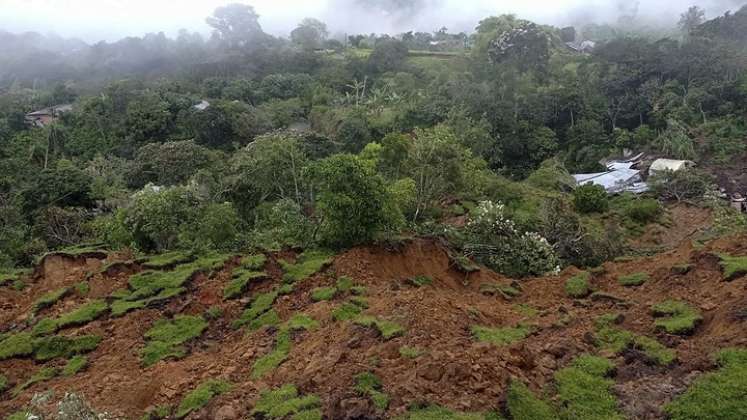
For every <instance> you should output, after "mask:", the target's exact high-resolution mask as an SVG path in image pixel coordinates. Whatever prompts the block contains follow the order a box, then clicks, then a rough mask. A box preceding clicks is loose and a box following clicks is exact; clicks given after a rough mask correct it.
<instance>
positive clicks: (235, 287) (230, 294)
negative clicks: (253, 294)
mask: <svg viewBox="0 0 747 420" xmlns="http://www.w3.org/2000/svg"><path fill="white" fill-rule="evenodd" d="M233 276H234V278H233V279H232V280H231V282H230V283H229V284H228V286H226V288H225V289H223V299H236V298H237V297H239V296H241V295H242V294H244V292H246V289H247V286H249V283H251V282H252V281H253V280H258V279H263V278H267V273H265V272H253V271H248V272H247V271H245V270H236V271H234V273H233ZM236 276H238V278H237V277H236Z"/></svg>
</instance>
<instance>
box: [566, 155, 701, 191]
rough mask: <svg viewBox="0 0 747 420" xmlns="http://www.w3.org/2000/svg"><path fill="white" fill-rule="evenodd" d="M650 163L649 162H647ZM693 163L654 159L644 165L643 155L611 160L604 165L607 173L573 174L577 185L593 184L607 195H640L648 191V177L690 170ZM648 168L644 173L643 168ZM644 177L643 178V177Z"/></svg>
mask: <svg viewBox="0 0 747 420" xmlns="http://www.w3.org/2000/svg"><path fill="white" fill-rule="evenodd" d="M649 162H650V161H649ZM694 165H695V163H694V162H691V161H688V160H674V159H656V160H654V161H653V162H651V163H650V166H648V165H646V162H645V161H644V154H643V153H641V154H638V155H636V156H634V157H632V158H630V159H626V160H612V161H609V162H607V163H606V165H605V166H606V167H607V171H605V172H597V173H591V174H575V175H573V178H574V179H575V180H576V183H577V184H578V185H586V184H594V185H599V186H602V187H603V188H604V189H605V191H607V193H608V194H619V193H623V192H632V193H635V194H640V193H643V192H646V191H648V184H646V179H647V178H648V176H650V175H653V174H655V173H657V172H662V171H673V172H676V171H679V170H683V169H687V168H691V167H692V166H694ZM647 166H648V171H647V172H646V171H645V170H644V169H643V168H645V167H647ZM644 174H645V175H644ZM644 176H645V177H644Z"/></svg>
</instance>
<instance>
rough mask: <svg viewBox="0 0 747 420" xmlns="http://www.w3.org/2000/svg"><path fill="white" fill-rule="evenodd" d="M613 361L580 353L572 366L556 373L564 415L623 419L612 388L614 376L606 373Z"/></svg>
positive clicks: (590, 418)
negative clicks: (610, 378) (611, 377)
mask: <svg viewBox="0 0 747 420" xmlns="http://www.w3.org/2000/svg"><path fill="white" fill-rule="evenodd" d="M613 368H614V366H613V365H612V363H611V362H610V361H609V360H607V359H603V358H599V357H594V356H580V357H579V358H577V359H576V360H575V361H574V362H573V363H572V364H571V366H570V367H567V368H565V369H561V370H560V371H558V372H557V373H556V374H555V382H556V386H557V390H558V402H559V403H560V407H561V409H560V418H561V419H564V420H565V419H568V420H570V419H581V420H587V419H588V420H593V419H610V420H612V419H620V420H622V419H623V418H624V417H623V416H622V414H620V413H619V412H618V410H617V402H616V401H615V397H614V395H613V394H612V392H611V387H612V384H613V381H612V380H609V379H607V378H606V376H607V375H608V374H609V373H610V372H611V371H612V370H613Z"/></svg>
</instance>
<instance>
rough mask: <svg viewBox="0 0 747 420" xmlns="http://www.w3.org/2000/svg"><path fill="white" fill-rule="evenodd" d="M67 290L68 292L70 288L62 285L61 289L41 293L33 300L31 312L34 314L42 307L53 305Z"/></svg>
mask: <svg viewBox="0 0 747 420" xmlns="http://www.w3.org/2000/svg"><path fill="white" fill-rule="evenodd" d="M68 292H70V289H69V288H67V287H63V288H62V289H57V290H53V291H51V292H47V293H45V294H44V295H42V297H40V298H39V299H37V300H36V302H34V307H33V308H32V309H31V312H32V314H36V313H37V312H39V311H41V310H42V309H44V308H48V307H50V306H52V305H54V304H55V303H57V301H58V300H60V299H62V298H63V297H65V296H66V295H67V294H68Z"/></svg>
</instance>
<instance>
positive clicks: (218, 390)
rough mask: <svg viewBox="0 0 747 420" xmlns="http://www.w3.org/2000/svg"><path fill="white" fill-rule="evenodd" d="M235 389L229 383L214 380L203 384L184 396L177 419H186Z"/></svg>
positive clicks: (177, 410)
mask: <svg viewBox="0 0 747 420" xmlns="http://www.w3.org/2000/svg"><path fill="white" fill-rule="evenodd" d="M231 388H233V385H231V384H230V383H229V382H226V381H221V380H217V379H212V380H209V381H207V382H203V383H202V384H200V385H199V386H198V387H197V388H195V389H194V390H193V391H192V392H190V393H189V394H187V395H185V396H184V399H182V402H181V403H179V407H178V408H177V409H176V418H178V419H180V418H183V417H186V416H187V414H189V413H191V412H193V411H195V410H199V409H200V408H202V407H204V406H206V405H207V404H208V403H209V402H210V400H212V399H213V398H215V397H217V396H218V395H221V394H225V393H226V392H228V391H230V390H231Z"/></svg>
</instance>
